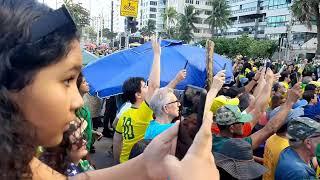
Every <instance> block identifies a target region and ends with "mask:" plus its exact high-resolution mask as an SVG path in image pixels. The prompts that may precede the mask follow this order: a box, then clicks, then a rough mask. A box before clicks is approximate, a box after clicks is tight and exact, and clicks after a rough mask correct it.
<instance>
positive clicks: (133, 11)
mask: <svg viewBox="0 0 320 180" xmlns="http://www.w3.org/2000/svg"><path fill="white" fill-rule="evenodd" d="M138 4H139V0H121V7H120V15H121V16H127V17H137V15H138Z"/></svg>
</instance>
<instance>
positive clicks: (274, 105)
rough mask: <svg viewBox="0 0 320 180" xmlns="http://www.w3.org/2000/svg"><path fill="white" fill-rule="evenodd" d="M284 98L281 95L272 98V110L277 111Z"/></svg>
mask: <svg viewBox="0 0 320 180" xmlns="http://www.w3.org/2000/svg"><path fill="white" fill-rule="evenodd" d="M281 100H282V97H281V95H278V94H275V95H274V96H272V98H271V109H275V108H277V107H279V106H280V105H281Z"/></svg>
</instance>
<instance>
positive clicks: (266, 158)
mask: <svg viewBox="0 0 320 180" xmlns="http://www.w3.org/2000/svg"><path fill="white" fill-rule="evenodd" d="M279 111H280V107H278V108H276V109H275V110H274V111H273V112H271V113H270V118H269V119H271V118H272V116H274V115H275V114H277V113H278V112H279ZM302 115H303V111H301V110H300V109H293V110H291V111H290V112H289V114H288V116H287V119H286V123H285V124H284V125H282V127H281V128H280V129H279V130H278V131H277V133H276V134H274V135H272V136H271V137H270V138H268V140H267V141H266V144H265V147H264V154H263V165H264V166H265V167H266V168H268V169H269V171H267V172H266V173H265V174H264V175H263V180H274V175H275V170H276V167H277V164H278V160H279V155H280V153H281V151H282V150H284V149H285V148H286V147H288V146H289V140H288V138H287V137H286V134H287V125H288V122H289V121H290V120H292V119H294V118H296V117H299V116H302Z"/></svg>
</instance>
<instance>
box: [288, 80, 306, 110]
mask: <svg viewBox="0 0 320 180" xmlns="http://www.w3.org/2000/svg"><path fill="white" fill-rule="evenodd" d="M302 93H303V91H302V89H301V82H298V83H296V84H295V85H294V86H293V87H292V88H291V89H289V90H288V92H287V100H286V103H287V104H290V105H293V104H294V103H296V102H297V101H298V99H300V97H301V95H302Z"/></svg>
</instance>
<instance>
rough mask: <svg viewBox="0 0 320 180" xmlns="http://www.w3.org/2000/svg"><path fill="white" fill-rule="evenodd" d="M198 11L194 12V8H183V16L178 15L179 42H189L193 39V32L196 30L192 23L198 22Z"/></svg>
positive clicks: (190, 6) (189, 6)
mask: <svg viewBox="0 0 320 180" xmlns="http://www.w3.org/2000/svg"><path fill="white" fill-rule="evenodd" d="M199 14H200V12H199V11H197V12H196V11H195V8H194V6H192V5H188V6H186V7H185V10H184V14H180V18H179V36H180V39H181V40H184V41H186V42H190V41H191V40H192V38H193V32H192V31H195V30H197V28H196V27H195V25H194V23H195V22H197V21H198V19H199V18H198V17H197V16H198V15H199Z"/></svg>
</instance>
